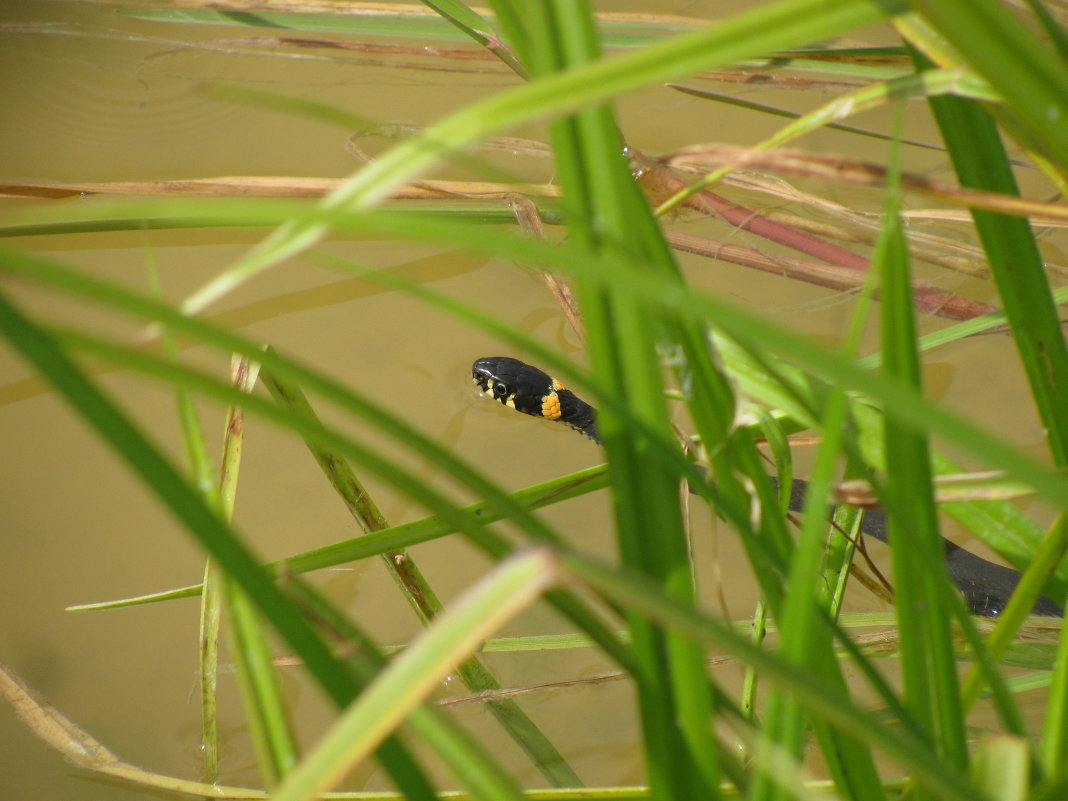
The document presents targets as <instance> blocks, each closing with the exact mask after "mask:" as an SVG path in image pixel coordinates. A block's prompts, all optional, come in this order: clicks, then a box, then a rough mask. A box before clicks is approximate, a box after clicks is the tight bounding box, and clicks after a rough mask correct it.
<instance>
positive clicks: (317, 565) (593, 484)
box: [67, 465, 608, 612]
mask: <svg viewBox="0 0 1068 801" xmlns="http://www.w3.org/2000/svg"><path fill="white" fill-rule="evenodd" d="M607 486H608V476H607V475H606V468H605V466H604V465H598V466H597V467H589V468H586V469H585V470H579V471H578V472H575V473H571V474H568V475H565V476H560V477H559V478H554V479H551V480H550V481H545V482H541V483H539V484H534V485H532V486H530V487H526V488H525V489H521V490H517V491H516V492H514V493H512V498H513V499H514V500H515V501H516V502H517V503H521V504H523V505H525V506H528V507H529V508H530V509H540V508H542V507H543V506H549V505H551V504H554V503H561V502H563V501H567V500H570V499H571V498H577V497H580V496H582V495H586V494H587V493H590V492H596V491H598V490H601V489H604V488H605V487H607ZM463 511H464V512H466V513H467V514H469V515H471V516H472V517H475V518H478V519H479V520H481V521H483V522H484V523H486V524H489V523H495V522H497V521H498V520H500V519H501V514H500V513H499V512H496V511H494V510H493V509H492V508H490V506H489V504H487V503H485V502H484V501H481V502H479V503H473V504H470V505H468V506H465V507H463ZM455 531H456V529H455V528H453V527H452V526H451V525H450V524H449V523H448V522H445V521H442V520H441V519H439V518H438V517H435V516H431V517H424V518H421V519H419V520H413V521H412V522H410V523H401V524H400V525H398V526H393V527H391V528H387V529H383V530H382V531H376V532H373V533H370V534H368V535H366V536H363V537H354V538H352V539H348V540H342V541H340V542H336V543H331V544H330V545H324V546H322V547H321V548H315V549H313V550H310V551H302V552H301V553H297V554H294V555H292V556H289V557H286V558H285V559H280V560H278V561H273V562H265V563H264V565H263V567H264V569H265V570H267V571H268V573H269V574H270V575H271V576H273V577H275V578H278V577H280V576H282V575H299V574H301V573H309V572H311V571H313V570H321V569H323V568H327V567H335V566H336V565H340V564H344V563H346V562H354V561H356V560H358V559H366V558H367V557H369V556H378V555H379V554H383V553H388V552H390V551H396V550H400V549H402V548H405V547H408V546H410V545H418V544H419V543H423V542H430V541H431V540H435V539H439V538H441V537H446V536H448V535H449V534H453V533H455ZM202 589H203V585H201V584H193V585H191V586H188V587H180V588H178V589H174V590H167V591H164V592H158V593H152V594H151V595H142V596H138V597H136V598H126V599H121V600H116V601H103V602H100V603H95V604H82V605H79V606H71V607H68V608H67V611H68V612H87V611H97V610H103V609H121V608H123V607H126V606H137V605H140V604H150V603H158V602H160V601H171V600H177V599H179V598H191V597H193V596H196V595H199V594H200V593H201V590H202Z"/></svg>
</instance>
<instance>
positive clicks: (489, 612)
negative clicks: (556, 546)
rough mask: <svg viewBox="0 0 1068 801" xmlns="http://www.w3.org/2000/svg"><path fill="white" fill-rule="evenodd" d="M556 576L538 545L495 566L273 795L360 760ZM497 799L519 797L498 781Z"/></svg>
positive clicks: (325, 784)
mask: <svg viewBox="0 0 1068 801" xmlns="http://www.w3.org/2000/svg"><path fill="white" fill-rule="evenodd" d="M555 578H556V568H555V565H554V562H553V559H552V555H551V553H550V552H549V551H547V550H545V549H541V550H530V551H526V552H522V553H519V554H516V555H515V556H513V557H512V558H510V559H509V560H507V561H505V562H503V563H502V564H500V565H498V566H497V567H496V568H494V570H493V571H492V572H491V573H490V574H489V575H488V576H486V577H485V578H484V579H483V580H482V581H481V582H480V583H479V584H478V585H476V586H475V587H473V588H472V589H471V590H470V591H469V592H468V593H467V595H465V596H464V597H463V598H462V599H461V600H460V601H458V602H457V604H456V605H455V606H454V607H453V608H451V609H450V610H449V611H448V612H446V613H445V614H444V615H442V616H441V618H440V619H439V620H437V621H436V622H435V623H434V625H432V626H431V627H430V628H429V629H427V630H426V632H424V633H423V635H422V636H420V637H419V638H418V639H417V640H416V642H415V643H413V644H412V645H411V646H410V647H409V648H407V649H406V650H405V651H404V652H403V653H402V654H401V655H400V656H399V657H398V658H397V660H396V661H395V662H394V663H393V664H391V665H390V666H389V667H388V668H387V669H386V670H385V671H383V673H382V674H380V675H379V677H378V678H376V679H375V681H374V682H372V684H371V685H370V686H369V687H368V688H367V690H366V691H365V692H364V693H363V694H362V695H361V696H360V698H359V699H358V700H357V701H356V703H354V704H353V705H352V706H351V707H350V708H349V709H348V710H346V712H345V713H344V714H343V715H342V716H341V718H340V719H339V720H338V721H337V722H336V723H335V724H334V725H333V727H332V728H331V730H330V731H329V732H328V733H327V735H326V736H325V737H324V738H323V740H322V741H321V742H320V743H319V745H318V746H317V747H316V749H315V750H314V751H313V752H312V753H311V754H309V755H308V757H307V758H306V759H305V760H304V761H303V762H302V763H301V764H300V765H299V766H298V767H297V769H296V770H294V771H293V773H291V774H290V775H289V777H288V778H287V779H286V781H285V782H284V783H283V784H282V786H281V787H279V788H278V791H277V792H276V793H275V795H274V798H275V799H277V801H305V799H309V798H312V797H316V796H317V795H318V793H320V792H322V791H323V790H326V789H329V788H330V787H331V786H332V785H333V784H334V783H335V782H336V781H337V780H339V779H340V778H341V777H342V776H343V775H344V774H345V773H346V772H347V771H348V770H349V768H350V767H351V766H352V765H353V764H355V763H357V762H358V761H359V760H361V759H363V758H365V757H366V756H367V755H368V754H369V753H370V751H371V749H373V748H374V747H375V746H376V745H377V744H378V743H379V742H380V741H381V740H382V739H383V738H384V737H385V736H386V735H387V734H389V733H390V732H391V731H392V730H393V729H395V728H396V727H397V726H398V725H400V723H401V722H402V721H403V720H404V718H405V716H406V715H407V714H408V713H409V712H410V711H411V710H413V709H414V708H415V707H416V706H417V705H418V704H420V703H422V701H423V700H424V699H425V698H427V697H428V696H429V695H430V693H432V692H433V691H434V690H435V689H437V686H438V685H439V684H440V683H441V682H442V681H443V680H444V679H445V678H446V677H447V676H448V674H449V672H450V671H451V670H453V669H454V668H455V666H456V665H457V664H458V663H459V662H460V661H461V660H463V659H466V658H467V657H468V656H470V654H471V653H472V652H473V651H474V650H475V649H476V648H478V646H479V645H480V644H481V642H482V641H483V640H485V639H486V638H487V637H488V636H489V635H490V634H491V633H492V632H494V631H496V630H497V629H498V628H499V627H500V626H502V625H503V624H505V623H507V622H508V621H509V620H511V619H512V618H513V617H514V616H515V615H517V614H518V613H519V612H521V611H522V610H524V609H526V608H527V607H528V606H529V605H530V604H532V603H533V602H534V601H536V600H537V599H538V598H539V597H540V596H541V594H542V593H543V592H544V591H545V590H546V589H547V588H548V587H549V586H550V584H551V583H552V582H553V581H554V580H555ZM498 792H500V793H501V795H499V796H497V798H499V799H509V798H510V799H515V801H520V800H521V799H522V798H523V795H522V793H520V792H519V790H518V788H515V787H514V786H513V787H507V786H501V787H499V788H498Z"/></svg>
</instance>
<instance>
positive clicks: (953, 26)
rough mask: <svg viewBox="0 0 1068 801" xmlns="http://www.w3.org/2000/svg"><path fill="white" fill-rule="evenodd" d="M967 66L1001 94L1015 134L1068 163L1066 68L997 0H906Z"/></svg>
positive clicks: (1067, 80)
mask: <svg viewBox="0 0 1068 801" xmlns="http://www.w3.org/2000/svg"><path fill="white" fill-rule="evenodd" d="M909 6H910V7H911V8H913V9H915V10H916V11H919V12H920V13H921V14H923V16H924V17H926V18H927V19H928V20H929V21H930V23H931V24H932V25H933V26H934V27H935V28H936V29H937V30H938V32H939V33H940V34H941V35H942V36H943V37H945V39H946V40H947V41H948V42H949V43H950V44H952V45H953V47H955V48H956V49H957V51H958V52H959V53H960V54H961V55H962V56H963V57H964V59H965V60H966V61H967V62H968V64H970V65H971V67H972V68H973V69H974V70H975V71H976V72H977V73H979V75H981V76H982V77H983V78H985V79H986V80H987V81H988V82H989V83H990V85H991V86H993V87H994V89H996V90H997V91H998V93H999V94H1000V95H1001V96H1002V97H1003V98H1005V100H1006V103H1007V104H1008V106H1009V109H1010V110H1011V119H1012V121H1013V122H1015V123H1016V126H1017V129H1018V131H1019V133H1020V134H1022V135H1023V136H1024V138H1025V139H1027V140H1028V141H1029V142H1035V143H1037V144H1038V145H1039V150H1041V151H1042V152H1044V154H1045V155H1046V156H1048V157H1050V158H1051V159H1052V160H1053V161H1055V162H1057V163H1059V164H1060V165H1062V169H1063V165H1068V133H1066V132H1065V129H1064V126H1063V125H1059V124H1057V121H1058V120H1065V119H1068V70H1065V65H1064V62H1063V61H1062V60H1060V59H1059V58H1058V57H1057V56H1056V55H1055V54H1054V53H1053V52H1051V51H1050V49H1049V47H1048V45H1047V44H1046V43H1045V42H1043V41H1042V40H1041V39H1038V38H1036V37H1035V36H1034V35H1033V34H1031V32H1030V31H1028V30H1027V29H1026V28H1025V27H1024V26H1023V24H1022V23H1021V22H1020V21H1019V20H1018V19H1017V18H1016V17H1015V16H1013V14H1012V12H1011V11H1010V10H1009V9H1008V8H1007V7H1006V6H1004V5H1003V4H1001V3H999V2H996V0H911V2H910V3H909ZM976 166H978V165H976Z"/></svg>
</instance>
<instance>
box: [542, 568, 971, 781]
mask: <svg viewBox="0 0 1068 801" xmlns="http://www.w3.org/2000/svg"><path fill="white" fill-rule="evenodd" d="M560 560H561V562H562V564H563V567H564V570H565V572H566V573H574V574H575V575H576V576H578V577H581V578H582V579H583V580H584V581H587V582H589V583H590V584H591V585H593V586H595V587H596V588H597V589H599V590H600V591H601V592H603V593H605V594H606V595H608V596H609V597H611V598H614V599H615V600H616V601H617V602H619V603H620V604H623V605H628V606H633V607H635V608H637V609H640V610H641V611H642V613H643V614H645V615H648V616H649V617H651V618H652V619H655V620H658V621H660V622H661V623H663V624H664V625H665V626H670V627H672V628H673V629H676V630H677V631H679V632H681V633H685V634H687V635H689V636H691V637H694V638H695V639H698V640H700V641H701V642H705V643H709V644H711V645H715V646H716V647H718V648H722V649H724V650H726V651H729V652H730V653H732V654H734V655H735V656H736V657H737V658H738V659H740V660H741V661H743V662H745V663H747V664H752V665H754V666H755V667H757V668H758V669H759V670H760V671H761V674H762V675H763V677H764V679H765V680H766V681H769V682H773V683H774V684H776V685H777V686H781V687H784V688H786V689H788V690H789V691H790V692H791V693H793V694H794V696H795V697H797V698H798V699H799V701H801V703H802V704H803V705H804V707H805V709H806V711H807V712H808V713H809V714H812V715H814V716H817V717H823V718H826V719H827V720H829V721H831V722H833V723H834V724H835V725H836V726H838V727H839V728H840V729H841V730H842V731H843V732H846V733H848V734H851V735H852V736H855V737H857V738H860V739H861V740H862V741H864V742H868V743H871V744H872V745H874V746H876V747H878V748H879V749H880V750H883V751H885V752H886V753H887V754H888V755H890V756H893V757H894V758H895V760H897V761H899V762H900V763H902V764H904V765H907V766H908V768H909V770H911V771H912V772H913V776H914V777H915V779H916V781H917V783H918V784H919V785H920V786H922V787H925V788H929V789H930V790H931V792H932V794H934V795H936V797H938V798H940V799H944V800H945V801H950V800H951V799H952V800H953V801H974V799H976V798H978V797H980V796H979V795H978V794H977V790H976V789H975V788H974V787H973V786H972V785H971V782H970V781H969V780H968V778H967V776H966V775H964V774H963V773H961V772H960V771H959V770H958V769H957V768H955V767H954V766H952V765H949V764H946V763H945V762H943V761H942V760H941V759H939V758H938V757H937V756H936V755H935V754H934V753H933V752H932V751H931V749H930V746H929V744H928V743H927V742H925V741H924V740H923V739H922V738H920V737H918V736H917V735H916V734H915V733H914V732H911V731H909V730H905V729H893V730H892V729H891V728H890V727H888V726H887V725H886V722H885V721H884V720H882V719H881V718H879V717H877V716H875V715H872V714H870V713H868V712H865V711H862V710H860V709H858V708H857V707H856V706H855V705H854V704H853V703H852V702H851V701H850V700H849V699H848V698H843V696H842V694H841V693H840V692H839V691H838V690H837V689H833V688H831V687H830V686H829V685H828V684H827V682H826V681H825V680H824V679H823V677H822V676H821V675H819V674H817V673H812V672H810V671H807V670H802V669H799V668H798V667H797V665H795V664H792V663H789V662H786V661H784V660H782V659H779V658H778V657H776V656H775V655H773V654H770V653H768V652H767V651H765V650H764V649H762V648H759V647H758V646H755V645H753V644H752V643H751V642H750V641H749V640H748V639H746V637H745V636H744V635H742V634H740V633H737V632H735V631H734V629H733V627H731V626H730V625H729V624H725V623H721V622H719V621H715V620H713V619H711V618H709V617H707V616H703V615H701V614H699V613H698V612H695V611H694V610H693V609H692V608H690V607H688V606H687V605H685V604H682V603H679V602H678V601H676V600H675V599H673V598H669V597H667V596H665V595H664V593H663V592H662V591H660V590H659V589H658V588H657V587H655V586H653V585H652V584H651V583H650V582H649V581H648V579H647V578H646V577H644V576H641V575H638V574H634V573H631V572H629V571H624V570H620V569H611V568H607V567H605V566H603V565H601V564H600V563H597V562H595V561H593V560H592V559H590V558H588V557H585V556H582V555H580V554H576V553H573V552H570V551H569V552H564V553H561V555H560Z"/></svg>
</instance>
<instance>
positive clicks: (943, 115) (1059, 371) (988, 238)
mask: <svg viewBox="0 0 1068 801" xmlns="http://www.w3.org/2000/svg"><path fill="white" fill-rule="evenodd" d="M1066 91H1068V85H1066ZM1066 102H1068V100H1066ZM930 104H931V108H932V110H933V111H934V113H935V118H936V120H937V121H938V125H939V128H940V129H941V131H942V136H943V138H944V139H945V141H946V144H947V146H948V147H949V150H950V154H951V156H952V158H953V164H954V167H955V168H956V171H957V175H958V176H959V177H960V181H961V184H962V185H964V186H968V187H973V188H977V189H987V190H990V191H995V192H1002V193H1005V194H1013V195H1015V194H1018V193H1019V190H1018V189H1017V186H1016V179H1015V178H1014V176H1013V174H1012V168H1011V167H1010V166H1009V164H1008V157H1007V155H1006V153H1005V149H1004V146H1003V145H1002V143H1001V137H1000V136H999V135H998V132H997V129H996V127H995V126H994V122H993V120H991V119H990V116H989V115H988V114H987V113H986V112H985V111H984V110H983V109H982V108H981V107H980V106H979V105H977V104H976V103H975V102H973V101H969V100H964V99H961V98H952V97H942V98H931V99H930ZM1065 163H1066V164H1068V160H1066V161H1065ZM972 217H973V218H974V220H975V226H976V229H977V230H978V232H979V238H980V240H981V241H982V243H983V249H984V250H985V251H986V254H987V261H988V262H989V264H990V271H991V273H992V275H993V277H994V281H995V283H996V284H997V287H998V295H999V297H1000V298H1001V303H1002V306H1003V307H1004V310H1005V316H1006V318H1007V319H1008V322H1009V326H1010V329H1011V331H1012V335H1013V338H1014V340H1015V342H1016V348H1017V350H1018V351H1019V354H1020V362H1021V364H1022V365H1023V367H1024V370H1025V371H1026V373H1027V377H1028V381H1029V382H1030V385H1031V394H1032V397H1033V398H1034V401H1035V405H1036V406H1037V407H1038V413H1039V417H1040V418H1041V420H1042V423H1043V425H1044V426H1045V429H1046V437H1047V441H1048V443H1049V447H1050V451H1051V452H1052V454H1053V459H1054V463H1055V464H1057V465H1058V466H1059V467H1068V346H1066V345H1065V341H1064V333H1063V330H1062V327H1061V322H1060V319H1059V315H1058V311H1057V307H1056V305H1055V303H1054V301H1053V297H1052V295H1051V290H1050V286H1049V280H1048V278H1047V277H1046V272H1045V266H1044V264H1043V260H1042V255H1041V254H1040V253H1039V250H1038V246H1037V245H1036V244H1035V238H1034V235H1033V234H1032V232H1031V226H1030V225H1029V224H1028V222H1027V221H1026V220H1023V219H1020V218H1017V217H1007V216H1005V215H1001V214H995V213H993V212H989V211H982V210H980V209H973V210H972Z"/></svg>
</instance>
